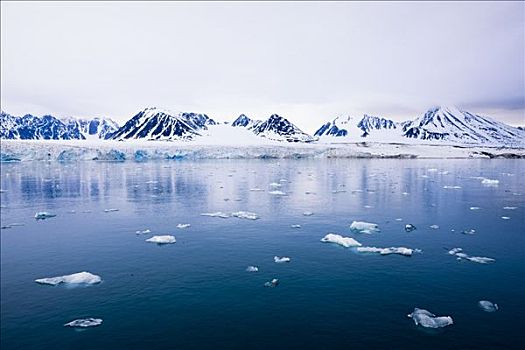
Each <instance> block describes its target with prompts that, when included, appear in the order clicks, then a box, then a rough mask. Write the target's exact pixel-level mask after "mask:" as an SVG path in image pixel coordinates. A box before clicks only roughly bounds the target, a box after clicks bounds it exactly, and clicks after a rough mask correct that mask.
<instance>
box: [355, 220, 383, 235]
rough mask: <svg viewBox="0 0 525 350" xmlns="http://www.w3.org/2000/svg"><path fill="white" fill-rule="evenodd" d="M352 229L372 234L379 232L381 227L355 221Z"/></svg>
mask: <svg viewBox="0 0 525 350" xmlns="http://www.w3.org/2000/svg"><path fill="white" fill-rule="evenodd" d="M350 229H351V230H353V231H356V232H360V233H368V234H371V233H373V232H379V231H380V230H379V225H377V224H373V223H371V222H365V221H353V222H352V224H351V225H350Z"/></svg>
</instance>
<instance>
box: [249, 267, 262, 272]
mask: <svg viewBox="0 0 525 350" xmlns="http://www.w3.org/2000/svg"><path fill="white" fill-rule="evenodd" d="M246 271H248V272H259V268H258V267H257V266H248V267H247V268H246Z"/></svg>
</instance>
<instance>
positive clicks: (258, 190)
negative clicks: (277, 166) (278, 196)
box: [250, 188, 264, 192]
mask: <svg viewBox="0 0 525 350" xmlns="http://www.w3.org/2000/svg"><path fill="white" fill-rule="evenodd" d="M250 191H252V192H263V191H264V190H263V189H262V188H250Z"/></svg>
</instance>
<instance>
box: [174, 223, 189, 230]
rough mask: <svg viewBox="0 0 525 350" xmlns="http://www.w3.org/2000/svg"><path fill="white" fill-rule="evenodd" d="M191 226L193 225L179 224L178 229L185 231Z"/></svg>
mask: <svg viewBox="0 0 525 350" xmlns="http://www.w3.org/2000/svg"><path fill="white" fill-rule="evenodd" d="M190 226H191V224H178V225H177V228H180V229H183V228H188V227H190Z"/></svg>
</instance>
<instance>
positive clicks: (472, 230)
mask: <svg viewBox="0 0 525 350" xmlns="http://www.w3.org/2000/svg"><path fill="white" fill-rule="evenodd" d="M461 233H462V234H464V235H473V234H475V233H476V230H474V229H473V228H471V229H470V230H463V231H461Z"/></svg>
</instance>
